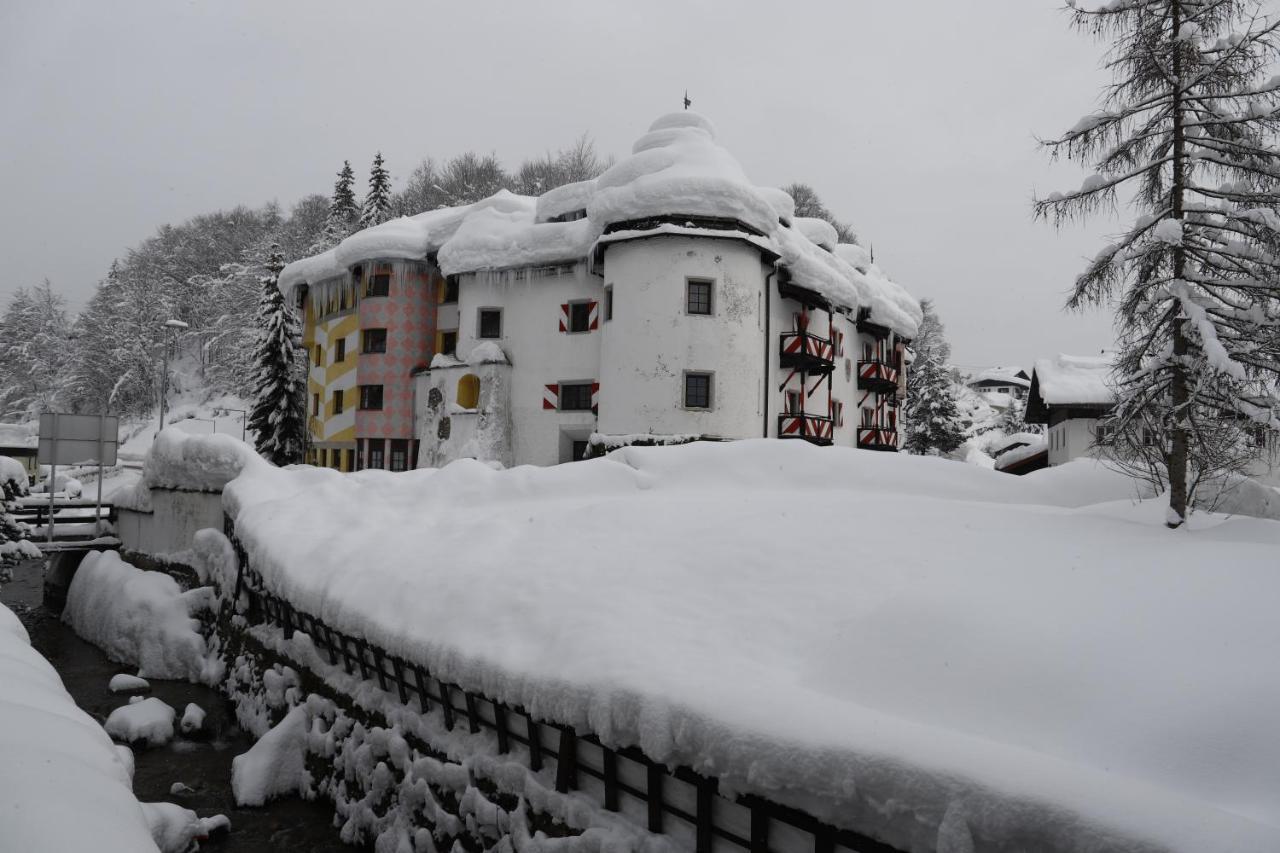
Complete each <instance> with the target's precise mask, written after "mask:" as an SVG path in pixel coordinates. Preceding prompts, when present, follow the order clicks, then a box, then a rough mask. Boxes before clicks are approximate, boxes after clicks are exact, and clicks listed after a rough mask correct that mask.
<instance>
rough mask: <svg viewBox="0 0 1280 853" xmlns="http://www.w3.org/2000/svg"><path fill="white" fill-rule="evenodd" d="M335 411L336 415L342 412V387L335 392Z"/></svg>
mask: <svg viewBox="0 0 1280 853" xmlns="http://www.w3.org/2000/svg"><path fill="white" fill-rule="evenodd" d="M333 413H334V414H335V415H340V414H342V389H341V388H339V389H338V390H337V391H334V392H333Z"/></svg>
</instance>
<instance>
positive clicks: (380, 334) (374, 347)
mask: <svg viewBox="0 0 1280 853" xmlns="http://www.w3.org/2000/svg"><path fill="white" fill-rule="evenodd" d="M360 340H361V345H360V350H361V352H386V351H387V330H386V329H365V330H364V331H363V332H361V333H360Z"/></svg>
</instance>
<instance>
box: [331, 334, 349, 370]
mask: <svg viewBox="0 0 1280 853" xmlns="http://www.w3.org/2000/svg"><path fill="white" fill-rule="evenodd" d="M346 360H347V339H346V338H338V340H337V341H336V342H335V343H334V346H333V363H334V364H337V363H338V362H340V361H346Z"/></svg>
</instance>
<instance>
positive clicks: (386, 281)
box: [364, 270, 391, 296]
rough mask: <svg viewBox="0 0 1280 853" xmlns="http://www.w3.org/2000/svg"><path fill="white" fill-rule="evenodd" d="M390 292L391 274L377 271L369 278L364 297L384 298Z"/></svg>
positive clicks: (387, 271)
mask: <svg viewBox="0 0 1280 853" xmlns="http://www.w3.org/2000/svg"><path fill="white" fill-rule="evenodd" d="M390 292H391V272H390V271H389V270H379V271H378V272H375V273H374V274H373V275H372V276H370V277H369V286H368V288H367V289H366V290H365V293H364V295H365V296H386V295H387V294H389V293H390Z"/></svg>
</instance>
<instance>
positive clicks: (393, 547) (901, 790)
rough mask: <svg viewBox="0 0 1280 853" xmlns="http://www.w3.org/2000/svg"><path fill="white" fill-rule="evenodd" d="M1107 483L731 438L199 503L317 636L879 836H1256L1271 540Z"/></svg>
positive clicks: (1279, 804)
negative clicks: (358, 642) (1168, 509)
mask: <svg viewBox="0 0 1280 853" xmlns="http://www.w3.org/2000/svg"><path fill="white" fill-rule="evenodd" d="M1133 490H1134V487H1133V485H1132V482H1131V481H1129V480H1128V479H1127V478H1124V477H1122V476H1120V475H1118V474H1116V473H1114V472H1111V471H1108V470H1107V469H1105V468H1103V467H1102V466H1099V465H1097V464H1095V463H1092V462H1081V463H1073V464H1072V465H1067V466H1062V467H1060V468H1056V469H1050V470H1046V471H1042V472H1037V473H1035V474H1031V475H1028V476H1026V477H1010V476H1008V475H1004V474H999V473H996V472H993V471H989V470H982V469H979V468H976V467H974V466H968V465H963V464H959V463H953V462H948V461H945V460H939V459H932V458H920V457H906V456H898V455H893V454H875V453H867V452H864V451H856V450H847V449H838V448H825V449H820V448H815V447H812V446H810V445H808V444H805V443H803V442H779V441H744V442H735V443H731V444H726V445H711V444H691V445H685V446H681V447H673V448H627V449H624V450H620V451H617V452H614V453H612V454H610V455H609V456H608V457H606V458H604V459H599V460H594V461H590V462H584V463H577V464H574V465H564V466H560V467H556V468H545V469H543V468H527V467H522V468H516V469H512V470H507V471H494V470H492V469H490V468H488V467H487V466H484V465H482V464H479V463H476V462H472V461H469V460H463V461H460V462H457V463H454V464H452V465H450V466H448V467H446V468H443V469H440V470H420V471H412V472H406V473H400V474H390V473H387V472H382V471H365V472H360V473H357V474H347V475H342V474H338V473H336V472H332V471H327V470H320V469H297V470H277V469H271V468H265V467H263V468H260V467H257V466H250V467H246V468H245V470H244V472H243V473H242V475H241V476H240V477H239V478H237V479H236V480H234V481H232V482H231V483H230V484H229V485H228V487H227V490H226V492H225V493H224V505H225V507H226V509H227V511H228V512H229V513H231V514H232V516H233V517H234V518H235V521H236V530H237V534H238V536H239V537H240V539H241V540H242V542H243V543H244V546H245V548H246V551H247V553H248V556H249V559H250V561H251V562H252V564H253V566H254V567H255V568H256V569H258V570H259V571H261V572H262V574H263V577H264V581H265V583H266V584H267V586H268V588H269V589H270V590H272V591H273V592H275V593H277V594H280V595H283V596H285V597H287V598H288V599H289V600H290V601H292V602H293V603H294V604H295V606H297V607H299V608H301V609H303V610H305V611H308V612H310V613H312V614H314V615H316V616H318V617H320V618H322V619H323V620H325V621H326V622H327V623H328V624H330V625H331V626H333V627H335V628H338V629H340V630H342V631H344V632H347V633H349V634H352V635H355V636H359V637H364V638H366V639H367V640H369V641H370V642H372V643H374V644H377V645H379V646H382V647H384V648H386V649H387V650H389V651H390V652H391V653H392V654H397V655H400V656H403V657H405V658H408V659H411V660H416V661H420V662H422V663H424V664H426V665H428V666H429V667H431V668H432V670H433V671H434V672H435V674H437V675H439V676H440V677H441V678H444V679H446V680H450V681H454V682H456V683H458V684H460V685H462V686H463V687H466V688H468V689H474V690H479V691H481V692H483V693H485V694H487V695H489V696H492V697H494V698H496V699H499V700H502V701H506V702H508V703H510V704H512V705H520V706H523V707H526V708H529V709H530V710H531V711H532V712H533V713H534V714H536V715H540V716H543V717H545V718H548V719H552V720H556V721H559V722H562V723H566V724H570V725H574V726H577V727H580V728H581V729H583V730H590V731H594V732H596V733H598V734H599V735H600V737H601V738H602V739H603V740H604V741H605V742H606V743H609V744H611V745H624V744H636V745H639V746H641V747H642V748H643V749H644V750H645V751H646V752H647V753H648V754H649V755H650V756H652V757H653V758H655V759H657V760H660V761H664V762H667V763H670V764H688V765H690V766H692V767H694V768H695V769H696V770H698V771H699V772H702V773H705V774H708V775H712V776H716V777H719V778H720V779H721V781H722V784H723V785H724V786H725V788H726V789H731V790H738V791H753V792H758V793H760V794H763V795H765V796H768V797H770V798H772V799H775V800H778V801H781V802H785V803H789V804H792V805H795V806H798V807H801V808H804V809H806V810H807V811H809V812H810V813H812V814H814V815H815V816H817V817H819V818H821V819H824V820H829V821H831V822H833V823H836V824H838V825H842V826H847V827H850V828H854V829H858V830H860V831H862V832H869V833H871V834H874V835H876V836H878V837H880V838H882V839H883V840H885V841H887V842H889V843H891V844H894V845H896V846H899V847H901V848H903V849H908V850H933V849H935V848H936V847H937V846H938V845H939V844H942V843H950V842H949V841H945V839H951V838H958V837H962V836H967V837H971V838H972V840H973V843H974V849H976V850H996V849H999V850H1008V849H1037V850H1072V851H1085V850H1089V851H1094V850H1101V849H1107V850H1132V851H1139V850H1141V851H1148V850H1186V851H1203V850H1228V849H1229V850H1237V851H1258V853H1262V851H1268V852H1270V851H1274V850H1276V849H1280V777H1277V776H1276V774H1275V767H1277V766H1280V723H1277V720H1280V672H1278V671H1277V669H1276V667H1275V666H1274V652H1275V649H1276V648H1280V620H1277V619H1275V616H1274V602H1275V601H1276V600H1277V597H1280V572H1277V571H1276V558H1275V555H1276V553H1277V547H1278V546H1280V525H1277V524H1275V523H1272V522H1267V521H1260V520H1255V519H1230V520H1227V519H1223V518H1221V517H1214V516H1197V520H1196V523H1195V524H1193V525H1192V526H1193V528H1194V529H1189V530H1185V531H1183V532H1181V533H1170V532H1169V531H1167V530H1165V529H1164V527H1163V524H1162V519H1163V511H1162V508H1161V507H1159V506H1156V505H1154V504H1143V503H1137V502H1135V501H1134V500H1132V494H1133ZM353 506H359V507H360V508H361V518H362V519H363V523H362V526H361V528H360V530H359V532H358V533H357V532H355V531H351V530H350V529H349V526H348V525H347V521H348V520H349V519H350V513H351V507H353ZM337 529H343V530H347V531H348V532H347V533H346V534H344V535H343V536H341V537H336V536H333V535H332V531H333V530H337ZM1209 640H1211V641H1209Z"/></svg>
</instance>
